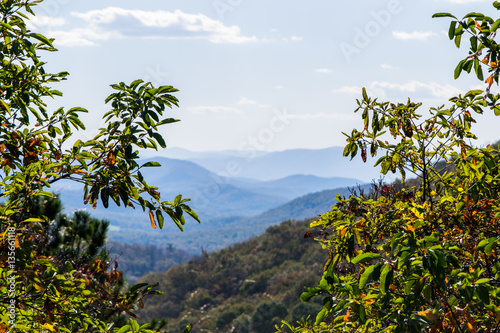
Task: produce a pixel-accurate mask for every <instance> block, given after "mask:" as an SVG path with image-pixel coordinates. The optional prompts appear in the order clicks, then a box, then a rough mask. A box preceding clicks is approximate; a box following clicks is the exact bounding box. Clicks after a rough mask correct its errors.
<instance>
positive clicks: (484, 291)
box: [476, 285, 490, 304]
mask: <svg viewBox="0 0 500 333" xmlns="http://www.w3.org/2000/svg"><path fill="white" fill-rule="evenodd" d="M476 295H477V296H478V297H479V299H480V300H481V301H482V302H483V303H484V304H490V294H489V292H488V288H486V286H483V285H480V286H477V287H476Z"/></svg>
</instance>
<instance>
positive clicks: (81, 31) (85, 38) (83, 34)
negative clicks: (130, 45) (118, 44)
mask: <svg viewBox="0 0 500 333" xmlns="http://www.w3.org/2000/svg"><path fill="white" fill-rule="evenodd" d="M50 35H51V36H52V37H53V38H55V39H56V41H55V43H56V44H57V45H64V46H95V45H97V43H96V41H105V40H110V39H112V38H122V36H121V35H120V34H119V33H118V32H116V31H98V30H97V29H94V28H92V27H89V28H77V29H71V30H68V31H64V30H53V31H51V32H50Z"/></svg>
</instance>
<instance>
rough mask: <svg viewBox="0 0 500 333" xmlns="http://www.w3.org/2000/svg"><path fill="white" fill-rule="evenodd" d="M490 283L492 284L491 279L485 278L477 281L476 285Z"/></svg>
mask: <svg viewBox="0 0 500 333" xmlns="http://www.w3.org/2000/svg"><path fill="white" fill-rule="evenodd" d="M488 282H490V279H488V278H484V279H479V280H477V281H476V282H475V283H476V284H483V283H488Z"/></svg>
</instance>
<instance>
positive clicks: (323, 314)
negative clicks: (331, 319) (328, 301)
mask: <svg viewBox="0 0 500 333" xmlns="http://www.w3.org/2000/svg"><path fill="white" fill-rule="evenodd" d="M327 312H328V310H327V309H324V308H323V310H321V311H320V312H319V313H318V315H317V316H316V325H319V324H320V323H321V322H322V321H323V319H325V317H326V314H327Z"/></svg>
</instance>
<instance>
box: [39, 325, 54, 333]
mask: <svg viewBox="0 0 500 333" xmlns="http://www.w3.org/2000/svg"><path fill="white" fill-rule="evenodd" d="M42 327H44V328H46V329H48V330H49V331H51V332H55V331H56V330H55V329H54V325H51V324H49V323H46V324H43V325H42Z"/></svg>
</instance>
